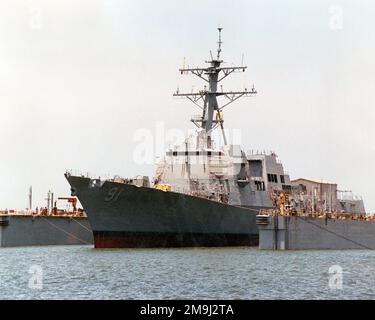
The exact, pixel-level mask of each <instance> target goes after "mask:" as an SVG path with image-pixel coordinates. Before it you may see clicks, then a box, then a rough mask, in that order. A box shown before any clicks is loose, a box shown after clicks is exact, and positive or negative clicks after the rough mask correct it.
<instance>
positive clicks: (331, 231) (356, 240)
mask: <svg viewBox="0 0 375 320" xmlns="http://www.w3.org/2000/svg"><path fill="white" fill-rule="evenodd" d="M269 219H270V220H269V221H270V223H269V224H268V225H260V226H259V248H260V249H280V250H302V249H375V221H359V220H337V219H327V220H326V219H319V218H311V217H294V216H293V217H282V216H279V217H270V218H269ZM276 219H277V224H278V225H277V228H275V224H276ZM276 245H277V246H276Z"/></svg>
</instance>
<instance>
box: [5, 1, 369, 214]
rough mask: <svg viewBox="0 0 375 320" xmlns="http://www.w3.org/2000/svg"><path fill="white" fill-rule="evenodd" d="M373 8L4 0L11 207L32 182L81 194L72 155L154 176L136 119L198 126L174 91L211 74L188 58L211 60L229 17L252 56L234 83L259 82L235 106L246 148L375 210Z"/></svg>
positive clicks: (233, 50) (230, 43) (80, 162)
mask: <svg viewBox="0 0 375 320" xmlns="http://www.w3.org/2000/svg"><path fill="white" fill-rule="evenodd" d="M374 16H375V5H374V4H373V2H372V1H365V0H363V1H354V0H353V1H334V2H331V1H317V0H313V1H312V0H311V1H297V0H295V1H280V0H273V1H271V0H253V1H251V0H243V1H240V0H236V1H219V0H214V1H202V0H200V1H171V0H170V1H162V0H159V1H124V0H118V1H113V0H102V1H95V0H81V1H71V0H59V1H58V0H55V1H51V0H44V1H37V0H28V1H26V0H24V1H21V0H2V1H1V2H0V111H1V113H0V208H18V209H23V208H25V207H26V206H27V192H28V187H29V186H30V185H33V188H34V194H35V197H34V206H36V205H39V206H41V205H45V201H44V198H45V196H46V193H47V191H48V190H49V189H51V190H52V191H54V192H55V195H56V196H64V195H69V189H70V188H69V185H68V183H67V182H66V181H65V179H64V176H63V174H64V172H65V170H66V169H78V170H81V171H89V172H92V173H98V174H103V173H109V174H120V175H123V176H129V177H132V176H135V175H137V174H146V175H150V176H152V175H153V171H154V166H153V165H152V164H150V163H136V162H135V161H134V150H135V148H136V147H137V145H138V144H139V141H137V140H136V133H137V132H138V133H139V132H142V130H149V132H152V133H156V132H157V131H158V130H160V127H163V128H164V129H163V130H165V131H168V130H172V129H175V128H178V129H182V130H183V131H188V130H189V129H191V128H192V127H193V125H192V124H191V123H190V122H189V119H190V117H191V115H193V114H196V113H197V111H199V110H197V109H196V108H195V107H194V106H193V105H192V104H189V102H188V101H181V100H179V99H175V98H173V97H172V93H173V92H174V91H175V90H176V88H177V87H179V88H180V91H182V90H186V91H190V90H192V88H194V89H196V90H197V89H200V88H202V87H203V85H204V84H203V83H200V82H199V81H197V80H196V79H194V77H192V76H181V75H180V74H179V73H178V68H179V67H181V66H182V64H183V61H184V57H186V62H185V64H186V65H190V66H197V65H204V60H207V59H208V58H209V50H215V49H216V41H217V31H216V27H217V26H218V25H220V26H222V27H224V30H223V42H224V43H223V53H222V57H223V58H224V60H225V61H226V62H227V64H228V65H232V64H241V60H242V54H244V62H245V63H246V64H247V65H248V71H247V72H246V73H245V74H235V75H233V76H232V77H230V79H229V78H228V80H227V81H225V82H224V83H223V85H224V87H225V88H227V89H243V88H244V87H245V86H247V87H251V86H252V84H254V85H255V87H256V89H257V90H258V92H259V94H258V95H257V96H256V97H254V98H245V99H242V100H241V101H238V102H237V103H236V104H234V105H232V106H231V107H228V109H226V110H225V113H224V118H225V126H226V127H227V128H228V129H229V130H235V129H240V130H241V133H242V135H241V137H242V139H241V140H242V142H241V143H242V146H243V148H244V149H255V150H263V149H265V150H274V151H275V152H276V153H277V154H278V156H279V159H280V160H281V161H282V163H283V164H284V168H285V169H286V170H287V171H288V172H289V173H290V175H291V177H292V178H298V177H307V178H314V179H324V180H330V181H336V182H337V183H338V184H339V188H340V189H345V190H353V192H354V193H355V194H359V195H362V196H363V198H364V200H365V205H366V209H367V211H370V212H375V196H374V193H375V191H374V188H373V182H374V180H375V166H374V159H375V144H374V139H375V126H374V119H375V108H374V106H375V103H374V102H375V81H374V77H375V62H374V61H375V60H374V57H375V41H374V31H375V20H374V18H373V17H374ZM193 86H194V87H193ZM158 128H159V129H158ZM140 130H141V131H140ZM159 149H160V147H158V146H154V148H153V153H154V154H155V157H156V156H160V155H161V151H160V150H159Z"/></svg>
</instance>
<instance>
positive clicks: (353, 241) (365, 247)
mask: <svg viewBox="0 0 375 320" xmlns="http://www.w3.org/2000/svg"><path fill="white" fill-rule="evenodd" d="M296 217H297V218H299V219H301V220H303V221H305V222H307V223H310V224H312V225H314V226H315V227H317V228H320V229H322V230H324V231H327V232H329V233H332V234H334V235H335V236H337V237H340V238H343V239H345V240H347V241H350V242H352V243H354V244H356V245H357V246H360V247H362V248H364V249H369V250H374V249H373V248H370V247H367V246H366V245H364V244H361V243H359V242H357V241H355V240H352V239H349V238H347V237H345V236H343V235H341V234H339V233H336V232H334V231H331V230H328V229H326V228H324V227H322V226H320V225H318V224H315V223H313V222H311V221H308V220H307V219H306V220H305V219H303V218H302V217H299V216H296Z"/></svg>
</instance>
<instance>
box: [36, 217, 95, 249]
mask: <svg viewBox="0 0 375 320" xmlns="http://www.w3.org/2000/svg"><path fill="white" fill-rule="evenodd" d="M40 217H41V218H42V219H44V220H46V221H47V222H48V223H49V224H50V225H52V226H53V227H54V228H56V229H58V230H60V231H61V232H64V233H65V234H67V235H69V236H71V237H73V238H75V239H77V240H78V241H81V242H82V243H84V244H91V242H88V241H85V240H83V239H81V238H78V237H77V236H75V235H74V234H72V233H70V232H68V231H66V230H64V229H62V228H60V227H58V226H57V225H55V224H54V223H52V222H51V221H49V220H48V219H46V218H45V217H42V216H40Z"/></svg>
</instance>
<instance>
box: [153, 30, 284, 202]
mask: <svg viewBox="0 0 375 320" xmlns="http://www.w3.org/2000/svg"><path fill="white" fill-rule="evenodd" d="M218 31H219V41H218V49H217V55H216V56H215V57H213V55H212V53H211V52H210V55H211V60H209V61H206V63H207V64H208V66H207V67H204V68H182V69H180V72H181V74H189V73H190V74H194V75H196V76H198V77H199V78H200V79H202V80H203V81H205V82H206V83H207V85H205V86H204V89H203V90H200V91H199V92H193V93H181V92H179V90H177V92H176V93H175V94H174V96H176V97H184V98H187V99H189V100H190V101H191V102H193V103H194V105H196V106H197V107H198V108H200V110H201V112H202V113H201V115H196V116H193V117H192V119H191V121H192V122H193V123H194V124H195V125H196V127H197V134H196V136H192V137H189V138H187V139H186V141H185V143H183V144H182V145H180V146H176V147H174V148H171V149H170V150H168V151H167V153H166V155H165V157H164V158H162V159H161V160H160V163H159V164H158V167H157V170H156V177H155V185H156V187H157V188H158V187H159V186H160V187H161V188H163V187H164V186H165V185H167V186H170V189H171V190H172V191H175V192H180V193H186V194H190V195H195V196H201V197H205V198H208V199H213V200H216V201H220V202H224V203H228V204H231V205H237V206H245V207H246V206H259V207H262V206H271V205H272V203H271V201H270V196H269V194H270V193H272V192H274V191H282V190H284V189H285V190H289V189H290V188H291V185H290V179H289V175H288V174H286V173H285V172H284V169H283V166H282V164H281V163H279V162H278V161H277V157H276V154H275V153H272V152H271V153H269V154H266V153H265V152H263V153H262V152H254V151H249V152H245V151H243V150H242V149H241V146H239V145H229V144H228V143H227V138H226V135H225V130H224V119H223V109H224V108H226V107H227V106H229V105H230V104H232V103H233V102H235V101H236V100H238V99H239V98H241V97H250V96H254V95H256V93H257V91H256V90H255V88H254V86H253V87H252V89H251V90H248V89H245V90H243V91H225V90H223V86H221V90H218V86H219V83H221V81H222V80H224V79H225V78H227V77H228V76H229V75H231V74H232V73H236V72H245V71H246V69H247V66H238V67H223V66H222V64H223V63H224V62H223V60H221V57H220V55H221V51H222V48H221V46H222V38H221V32H222V28H218ZM219 98H222V101H219ZM215 129H218V130H221V134H222V135H223V139H222V140H223V142H224V144H223V145H222V146H221V147H216V148H215V147H214V146H215V143H214V141H213V138H212V133H213V131H214V130H215Z"/></svg>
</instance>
